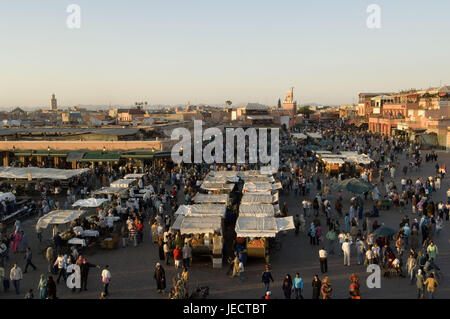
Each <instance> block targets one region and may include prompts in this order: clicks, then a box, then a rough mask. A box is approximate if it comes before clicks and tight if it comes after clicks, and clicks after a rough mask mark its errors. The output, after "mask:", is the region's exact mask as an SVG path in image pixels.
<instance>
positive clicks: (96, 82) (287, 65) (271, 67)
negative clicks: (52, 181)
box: [0, 0, 450, 109]
mask: <svg viewBox="0 0 450 319" xmlns="http://www.w3.org/2000/svg"><path fill="white" fill-rule="evenodd" d="M73 3H74V4H78V5H79V6H80V7H81V28H80V29H73V30H71V29H69V28H68V27H67V25H66V19H67V17H68V15H69V13H67V12H66V8H67V6H68V5H69V4H73ZM372 3H375V4H378V5H380V7H381V28H380V29H369V28H368V27H367V26H366V20H367V17H368V15H369V13H367V12H366V9H367V6H368V5H370V4H372ZM449 14H450V1H447V0H434V1H433V0H431V1H411V0H410V1H406V0H395V1H393V0H389V1H387V0H386V1H381V0H380V1H378V0H371V1H364V0H347V1H301V0H277V1H274V0H271V1H264V0H239V1H237V0H229V1H216V0H193V1H186V0H172V1H144V0H142V1H141V0H133V1H114V0H108V1H106V0H71V1H65V0H42V1H30V0H29V1H24V0H15V1H6V0H0V38H1V42H0V107H1V108H4V109H10V108H11V107H14V106H41V107H42V106H44V107H45V106H48V105H49V100H50V96H51V94H52V93H55V94H56V96H57V98H58V104H59V105H64V106H73V105H79V104H109V103H111V104H114V105H118V104H120V105H131V104H133V103H134V102H135V101H148V102H149V104H181V103H187V102H188V101H190V102H191V104H196V103H205V104H221V103H222V104H223V103H224V101H225V100H232V101H233V104H242V103H246V102H259V103H263V104H267V105H275V104H276V103H277V100H278V98H281V99H283V98H284V95H285V93H286V91H287V90H288V89H289V88H290V87H291V86H294V87H295V99H296V100H297V101H298V103H300V104H303V103H309V102H317V103H321V104H342V103H352V102H357V100H356V98H357V94H358V93H359V92H370V91H372V92H373V91H374V92H378V91H395V90H400V89H409V88H426V87H429V86H439V84H440V81H442V84H443V85H444V84H446V85H450V59H449V56H450V41H449V31H450V18H449Z"/></svg>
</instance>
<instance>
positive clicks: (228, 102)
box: [225, 100, 233, 106]
mask: <svg viewBox="0 0 450 319" xmlns="http://www.w3.org/2000/svg"><path fill="white" fill-rule="evenodd" d="M225 103H226V104H227V105H228V106H230V105H231V104H233V102H231V101H230V100H228V101H225Z"/></svg>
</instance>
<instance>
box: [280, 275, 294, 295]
mask: <svg viewBox="0 0 450 319" xmlns="http://www.w3.org/2000/svg"><path fill="white" fill-rule="evenodd" d="M281 289H283V294H284V298H285V299H291V292H292V278H291V275H289V274H287V275H286V276H285V277H284V279H283V283H282V286H281Z"/></svg>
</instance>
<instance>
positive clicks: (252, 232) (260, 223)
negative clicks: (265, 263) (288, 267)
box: [235, 216, 295, 260]
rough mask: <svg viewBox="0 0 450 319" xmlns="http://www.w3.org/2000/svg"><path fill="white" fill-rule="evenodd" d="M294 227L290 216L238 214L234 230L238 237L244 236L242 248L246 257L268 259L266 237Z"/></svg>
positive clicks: (271, 236)
mask: <svg viewBox="0 0 450 319" xmlns="http://www.w3.org/2000/svg"><path fill="white" fill-rule="evenodd" d="M294 228H295V227H294V220H293V217H292V216H289V217H283V218H275V217H269V216H267V217H259V216H239V218H238V219H237V222H236V227H235V231H236V236H237V237H238V238H241V239H242V238H245V247H244V249H245V250H246V252H247V256H248V257H259V258H266V260H268V256H269V241H268V238H274V237H275V236H276V235H277V233H278V232H280V231H286V230H291V229H294Z"/></svg>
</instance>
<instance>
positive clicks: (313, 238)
mask: <svg viewBox="0 0 450 319" xmlns="http://www.w3.org/2000/svg"><path fill="white" fill-rule="evenodd" d="M308 236H309V243H310V244H311V245H315V244H316V226H315V225H314V223H311V226H310V227H309V232H308Z"/></svg>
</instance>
